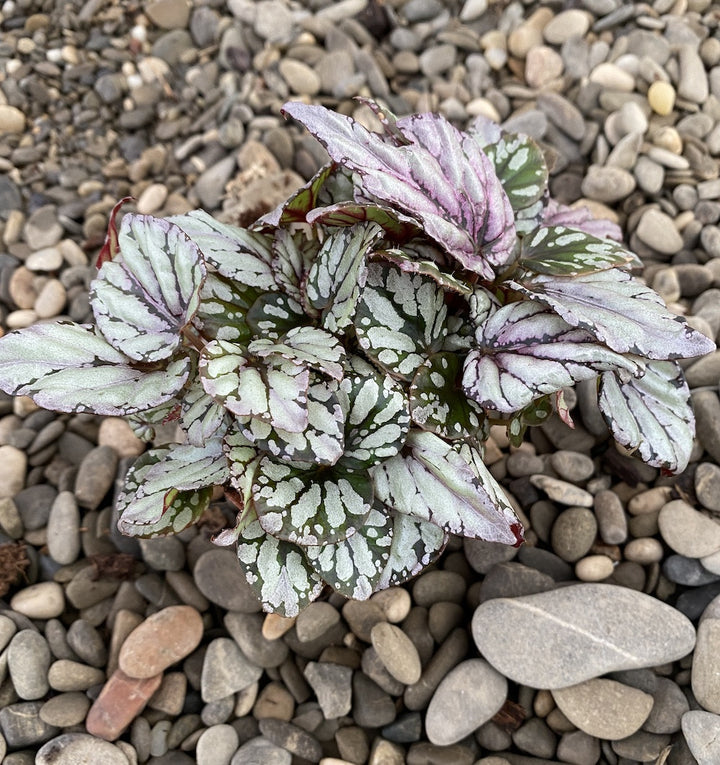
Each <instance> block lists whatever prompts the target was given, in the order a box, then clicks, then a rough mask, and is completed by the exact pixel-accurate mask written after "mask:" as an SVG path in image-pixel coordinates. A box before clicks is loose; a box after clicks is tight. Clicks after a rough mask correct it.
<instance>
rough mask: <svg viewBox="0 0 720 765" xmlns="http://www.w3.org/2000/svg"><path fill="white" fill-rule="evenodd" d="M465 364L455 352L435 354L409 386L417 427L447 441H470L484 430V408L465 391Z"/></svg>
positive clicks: (412, 410)
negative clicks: (458, 439)
mask: <svg viewBox="0 0 720 765" xmlns="http://www.w3.org/2000/svg"><path fill="white" fill-rule="evenodd" d="M461 373H462V361H461V359H460V357H459V356H458V355H457V354H455V353H435V354H433V355H432V356H430V358H429V359H428V360H427V361H426V362H425V363H424V364H423V365H422V366H421V367H420V369H418V371H417V374H416V375H415V377H414V379H413V381H412V384H411V385H410V416H411V417H412V421H413V423H414V424H415V425H417V426H418V427H420V428H422V429H423V430H429V431H430V432H432V433H436V434H437V435H438V436H441V437H442V438H447V439H456V438H467V437H469V436H473V435H475V434H476V433H477V432H478V430H479V429H480V428H481V427H482V422H483V419H484V417H485V415H484V412H483V410H482V407H480V405H479V404H476V403H475V402H474V401H472V400H471V399H469V398H468V397H467V396H466V395H465V393H464V392H463V389H462V374H461Z"/></svg>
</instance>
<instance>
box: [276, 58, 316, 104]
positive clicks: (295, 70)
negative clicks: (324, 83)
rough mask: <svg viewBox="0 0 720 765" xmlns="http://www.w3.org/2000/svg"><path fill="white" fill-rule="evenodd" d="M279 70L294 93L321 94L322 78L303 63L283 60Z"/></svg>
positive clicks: (289, 59) (290, 59) (287, 59)
mask: <svg viewBox="0 0 720 765" xmlns="http://www.w3.org/2000/svg"><path fill="white" fill-rule="evenodd" d="M278 70H279V72H280V74H281V75H282V77H283V79H284V80H285V82H286V83H287V84H288V87H289V88H290V90H291V91H292V92H293V93H296V94H297V95H305V96H314V95H316V94H317V93H318V92H319V90H320V77H318V75H317V74H316V73H315V71H313V69H311V68H310V67H309V66H308V65H307V64H304V63H303V62H302V61H296V60H295V59H292V58H283V59H281V61H280V63H279V64H278Z"/></svg>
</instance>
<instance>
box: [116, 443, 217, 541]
mask: <svg viewBox="0 0 720 765" xmlns="http://www.w3.org/2000/svg"><path fill="white" fill-rule="evenodd" d="M228 477H229V470H228V464H227V459H226V457H225V454H224V453H223V448H222V442H221V440H220V439H217V438H216V439H212V440H210V441H208V442H207V443H206V444H205V445H204V446H200V447H198V446H192V445H190V444H173V445H172V446H167V447H161V448H159V449H152V450H151V451H149V452H146V453H145V454H143V455H142V456H141V457H139V458H138V459H137V460H136V461H135V462H134V463H133V465H132V467H131V468H130V470H129V471H128V473H127V475H126V477H125V485H124V487H123V489H122V491H121V492H120V494H119V495H118V499H117V509H118V512H119V514H120V520H119V521H118V528H119V529H120V531H122V532H123V533H124V534H129V535H130V536H141V537H149V536H157V535H159V534H169V533H174V532H176V531H182V529H183V528H185V527H186V526H188V525H189V524H191V523H193V522H194V521H196V520H197V519H198V517H199V516H200V514H201V513H202V511H203V510H204V509H205V507H206V506H207V503H208V501H209V499H210V495H211V494H212V487H213V486H214V485H216V484H223V483H225V481H227V479H228ZM208 490H210V491H209V492H208Z"/></svg>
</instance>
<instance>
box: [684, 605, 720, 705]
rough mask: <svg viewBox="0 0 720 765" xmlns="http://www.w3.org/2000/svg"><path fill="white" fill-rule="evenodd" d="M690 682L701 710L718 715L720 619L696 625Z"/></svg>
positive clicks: (705, 620)
mask: <svg viewBox="0 0 720 765" xmlns="http://www.w3.org/2000/svg"><path fill="white" fill-rule="evenodd" d="M691 682H692V690H693V694H694V695H695V698H696V699H697V701H698V703H699V704H700V705H701V706H702V707H703V709H706V710H707V711H708V712H714V713H715V714H720V619H713V618H707V619H703V620H702V621H701V622H700V624H699V625H698V630H697V644H696V646H695V652H694V654H693V663H692V674H691Z"/></svg>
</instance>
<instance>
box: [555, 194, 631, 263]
mask: <svg viewBox="0 0 720 765" xmlns="http://www.w3.org/2000/svg"><path fill="white" fill-rule="evenodd" d="M542 222H543V225H545V226H567V227H568V228H579V229H580V230H581V231H584V232H585V233H586V234H590V236H596V237H597V238H598V239H614V240H615V241H616V242H622V240H623V235H622V229H621V228H620V226H618V224H617V223H613V222H612V221H610V220H606V219H604V218H596V217H595V216H594V215H593V214H592V213H591V212H590V210H588V208H587V207H568V206H567V205H564V204H561V203H560V202H558V201H556V200H555V199H548V203H547V206H546V207H545V214H544V216H543V221H542ZM635 258H636V260H635V261H634V262H633V264H632V265H633V266H642V261H640V259H639V258H638V257H637V255H636V256H635Z"/></svg>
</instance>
